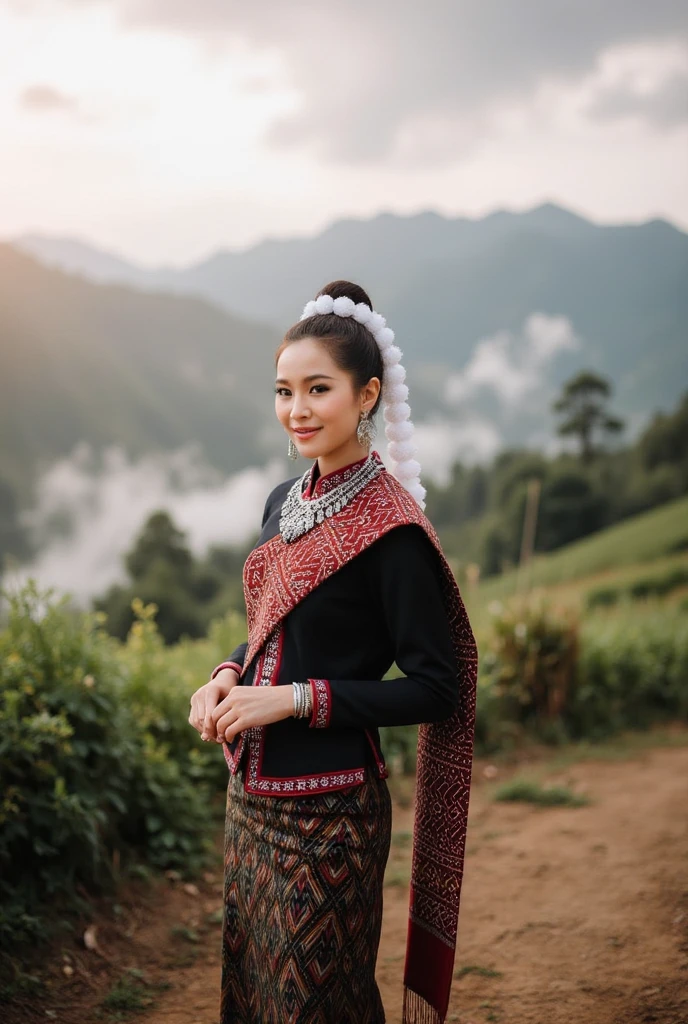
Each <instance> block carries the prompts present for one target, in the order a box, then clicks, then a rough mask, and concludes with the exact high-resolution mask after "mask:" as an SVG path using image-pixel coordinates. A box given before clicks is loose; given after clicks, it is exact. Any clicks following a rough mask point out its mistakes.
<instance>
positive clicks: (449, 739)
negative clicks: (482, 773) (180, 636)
mask: <svg viewBox="0 0 688 1024" xmlns="http://www.w3.org/2000/svg"><path fill="white" fill-rule="evenodd" d="M404 523H417V524H418V525H419V526H421V527H422V528H423V529H424V530H425V532H426V533H427V535H428V537H429V538H430V540H431V541H432V543H433V545H434V546H435V548H436V550H437V552H438V554H439V564H440V568H441V577H440V582H441V588H442V596H443V600H444V603H445V607H446V610H447V616H448V620H449V624H450V628H451V634H452V641H453V647H454V654H455V656H456V661H457V665H458V675H457V680H456V685H457V690H458V707H457V709H456V711H455V712H454V713H453V714H452V716H451V717H450V718H448V719H446V720H445V721H443V722H432V723H425V724H422V725H420V726H419V730H418V759H417V776H416V802H415V820H414V831H413V856H412V866H411V883H410V899H409V922H408V935H407V943H406V959H405V965H404V1010H403V1018H402V1020H403V1024H443V1022H444V1020H445V1018H446V1014H447V1007H448V1005H449V993H450V988H451V981H452V972H453V967H454V955H455V948H456V932H457V924H458V914H459V897H460V892H461V880H462V875H463V861H464V852H465V842H466V824H467V818H468V800H469V792H470V779H471V763H472V756H473V735H474V727H475V698H476V682H477V669H478V658H477V650H476V644H475V639H474V637H473V632H472V630H471V626H470V623H469V621H468V616H467V614H466V610H465V608H464V605H463V601H462V599H461V595H460V593H459V588H458V585H457V583H456V580H455V578H454V574H453V573H452V570H451V568H450V566H449V563H448V562H447V559H446V557H445V555H444V553H443V551H442V548H441V545H440V541H439V537H438V536H437V533H436V531H435V529H434V527H433V526H432V524H431V523H430V520H429V519H428V518H427V516H426V515H425V513H424V512H423V510H422V509H421V508H420V506H419V505H418V503H417V502H416V501H415V500H414V499H413V498H412V497H411V495H410V494H409V493H408V491H407V490H406V489H405V488H404V487H403V485H402V484H400V483H399V481H398V480H397V479H396V478H395V477H393V476H392V474H391V473H389V472H388V471H387V470H384V471H383V472H382V473H380V475H379V476H377V477H376V478H375V479H374V480H371V481H370V483H369V484H367V485H366V486H365V487H364V488H363V490H362V491H360V492H359V494H358V495H356V497H355V498H354V499H353V500H352V501H351V503H350V504H349V505H347V506H346V507H345V508H344V509H342V511H341V512H338V513H337V515H336V516H332V517H331V518H328V519H325V520H323V522H322V523H319V524H318V525H316V526H315V527H313V529H311V530H309V531H308V532H307V533H305V534H303V536H301V537H299V538H298V539H297V540H295V541H292V542H291V543H289V544H287V543H285V542H284V541H283V540H282V536H281V534H277V535H276V536H275V537H273V538H271V539H270V540H268V541H266V542H265V543H264V544H261V545H260V546H259V547H257V548H254V549H253V551H252V552H251V553H250V554H249V556H248V558H247V559H246V562H245V565H244V579H243V582H244V597H245V600H246V612H247V622H248V648H247V650H246V657H245V660H244V669H243V672H242V675H245V673H246V670H247V668H248V666H249V664H250V663H251V661H252V659H253V658H254V657H255V656H256V655H257V654H258V653H259V652H260V651H261V649H262V648H263V645H264V644H265V642H266V640H267V639H268V637H269V636H270V634H271V632H272V631H273V630H274V629H275V627H276V626H277V625H278V624H279V623H280V622H281V621H282V620H283V619H284V617H285V616H286V615H288V614H289V612H290V611H291V610H292V608H294V606H295V605H297V604H298V603H299V601H302V600H303V598H304V597H306V596H307V595H308V594H310V593H311V591H312V590H314V589H315V588H316V587H317V586H318V585H319V584H320V583H322V582H323V580H326V579H327V578H328V576H330V575H331V574H332V573H333V572H336V571H337V570H338V569H340V568H341V567H342V566H343V565H345V564H346V563H347V562H349V561H350V560H351V559H352V558H355V557H356V555H358V554H360V553H361V552H362V551H363V550H364V549H365V548H367V547H368V546H369V545H370V544H372V543H373V542H374V541H375V540H377V539H378V538H379V537H382V536H383V535H384V534H385V533H386V532H387V531H388V530H390V529H393V528H394V527H395V526H400V525H402V524H404Z"/></svg>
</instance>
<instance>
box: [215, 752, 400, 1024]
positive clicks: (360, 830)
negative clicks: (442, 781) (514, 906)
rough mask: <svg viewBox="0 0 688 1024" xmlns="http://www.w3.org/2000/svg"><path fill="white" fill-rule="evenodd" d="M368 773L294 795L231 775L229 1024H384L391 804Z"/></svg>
mask: <svg viewBox="0 0 688 1024" xmlns="http://www.w3.org/2000/svg"><path fill="white" fill-rule="evenodd" d="M367 775H368V777H367V779H366V781H365V782H364V783H363V784H362V785H357V786H349V787H347V788H346V789H341V790H335V791H333V792H331V793H318V794H313V795H311V796H309V795H307V794H305V793H304V794H298V795H294V796H287V797H282V796H279V797H276V796H262V795H257V794H252V793H247V792H246V791H245V790H244V785H243V778H242V770H241V769H240V770H239V771H238V772H237V774H236V775H230V778H229V785H228V790H227V815H226V825H225V880H224V921H223V927H222V995H221V1017H220V1019H221V1024H384V1021H385V1011H384V1009H383V1006H382V1000H381V998H380V991H379V989H378V986H377V983H376V981H375V963H376V960H377V952H378V946H379V943H380V930H381V926H382V893H383V879H384V872H385V866H386V864H387V858H388V856H389V847H390V841H391V829H392V802H391V798H390V794H389V790H388V788H387V782H386V780H385V779H380V778H378V777H377V776H376V774H375V773H374V771H373V770H372V769H369V770H368V773H367Z"/></svg>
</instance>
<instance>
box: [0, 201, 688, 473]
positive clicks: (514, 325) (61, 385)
mask: <svg viewBox="0 0 688 1024" xmlns="http://www.w3.org/2000/svg"><path fill="white" fill-rule="evenodd" d="M335 278H347V279H350V280H354V281H357V282H358V283H360V284H362V285H363V286H364V287H365V288H366V290H367V291H368V292H369V294H370V295H371V297H372V299H373V301H374V304H375V306H376V308H377V309H379V310H380V311H381V312H382V313H383V314H385V315H386V316H387V319H388V321H389V324H390V326H392V327H393V328H394V329H395V331H396V334H397V341H398V344H399V345H400V347H401V348H402V351H403V353H404V360H403V361H404V365H405V366H406V367H407V369H408V370H409V379H410V381H412V383H413V389H412V397H411V402H412V407H413V415H414V421H415V422H419V421H422V420H428V419H432V418H435V417H450V418H451V417H453V418H455V419H457V418H458V419H459V420H461V419H464V420H465V418H466V417H467V416H480V417H482V418H483V419H484V420H485V419H487V420H489V421H490V422H493V423H494V424H495V425H496V427H497V428H499V430H500V431H501V433H502V435H504V436H505V437H506V439H508V440H509V441H524V440H528V439H529V438H532V437H533V436H534V435H535V434H538V436H541V435H542V434H543V432H546V431H547V430H549V431H550V432H551V427H552V424H551V418H550V421H549V422H547V424H546V430H545V428H544V427H543V425H542V422H541V421H543V416H545V415H546V414H547V410H548V409H549V401H550V398H551V394H552V393H553V391H554V389H556V388H557V387H558V385H559V384H560V383H561V381H562V380H563V379H565V378H566V377H567V376H568V375H570V374H571V373H572V372H575V370H577V369H578V368H580V367H581V366H586V367H590V368H592V369H595V370H597V371H598V372H600V373H602V374H604V375H605V376H607V377H609V378H610V379H611V380H612V382H613V384H614V386H615V408H616V410H617V411H618V412H620V413H621V414H622V415H624V416H626V417H627V418H628V419H629V421H630V422H631V423H635V424H638V423H640V422H642V420H643V419H646V418H647V417H648V416H649V415H650V414H651V413H652V412H653V411H655V410H656V409H660V408H668V407H670V406H671V405H672V404H673V403H674V402H675V400H676V398H677V397H678V396H679V395H680V394H681V393H682V392H683V391H684V390H685V389H686V387H687V386H688V344H687V342H688V287H686V282H687V281H688V236H687V235H686V234H685V233H683V232H682V231H680V230H679V229H677V228H676V227H674V226H672V225H671V224H669V223H667V222H666V221H663V220H652V221H648V222H646V223H642V224H629V225H616V226H607V225H600V224H595V223H592V222H590V221H588V220H586V219H584V218H582V217H580V216H578V215H576V214H574V213H572V212H570V211H568V210H565V209H562V208H561V207H557V206H554V205H552V204H546V205H544V206H540V207H537V208H535V209H533V210H530V211H527V212H525V213H518V214H517V213H511V212H507V211H498V212H495V213H493V214H490V215H489V216H486V217H483V218H479V219H468V218H462V217H456V218H449V217H444V216H441V215H439V214H437V213H431V212H427V213H420V214H417V215H413V216H396V215H393V214H380V215H379V216H376V217H373V218H372V219H369V220H343V221H339V222H337V223H335V224H333V225H331V226H330V227H329V228H327V229H326V230H325V231H323V232H321V233H320V234H318V235H316V236H315V237H312V238H300V239H285V240H274V239H273V240H266V241H264V242H261V243H260V244H257V245H255V246H252V247H250V248H248V249H245V250H242V251H222V252H217V253H215V254H214V255H212V256H210V257H209V258H208V259H206V260H203V261H202V262H199V263H197V264H195V265H191V266H189V267H186V268H182V269H179V268H165V267H162V268H156V269H148V268H144V267H140V266H137V265H135V264H134V263H132V262H130V261H128V260H125V259H122V258H120V257H117V256H114V255H112V254H110V253H108V252H105V251H102V250H99V249H97V248H95V247H93V246H90V245H87V244H85V243H83V242H80V241H75V240H73V239H64V238H46V237H43V236H36V235H33V236H25V237H23V238H19V239H14V240H13V241H12V243H11V244H7V245H5V246H3V247H1V248H0V358H1V359H2V380H1V382H0V409H1V410H2V411H1V412H0V427H1V428H2V430H3V436H6V437H10V439H11V440H10V445H9V449H10V450H9V453H7V452H6V451H5V450H4V451H3V454H2V457H1V459H0V475H3V474H4V475H5V476H7V477H8V478H9V479H11V480H13V481H14V483H15V485H16V486H19V487H20V488H21V489H22V490H23V489H24V487H25V485H26V483H27V480H29V479H30V478H32V477H33V476H34V475H35V473H36V472H37V471H38V470H39V467H40V466H42V465H45V464H46V463H47V462H49V461H50V460H51V459H54V458H55V457H57V456H58V455H59V454H64V453H65V452H66V451H67V450H70V447H71V446H73V444H74V443H76V442H77V441H78V440H89V441H91V442H92V443H94V444H95V445H99V444H103V443H105V442H106V441H107V440H110V439H113V438H117V439H118V440H119V441H120V442H121V443H122V444H123V445H124V446H125V447H127V449H128V450H130V451H131V452H132V454H136V453H137V452H141V451H143V450H151V449H153V450H155V449H156V448H163V449H169V448H172V447H175V446H177V445H179V444H181V443H188V442H189V441H195V442H197V443H198V444H199V445H200V447H201V449H202V450H203V452H204V454H205V456H206V458H207V459H208V461H209V462H210V464H211V465H213V466H215V467H217V468H218V469H219V470H220V471H223V472H231V471H233V470H236V469H239V468H241V467H242V466H245V465H249V464H252V463H255V462H258V461H263V460H264V459H265V458H266V457H267V456H268V455H269V454H271V453H272V454H274V452H275V451H280V450H281V448H280V447H279V446H280V445H281V444H282V443H283V433H282V431H281V429H278V428H277V427H276V423H275V418H274V412H273V411H272V397H273V396H272V386H271V381H270V378H271V374H272V371H273V361H272V357H273V352H274V349H275V348H276V346H277V344H278V342H279V339H280V337H281V334H282V332H283V331H284V329H286V327H288V326H289V325H290V324H291V323H292V322H293V321H294V320H296V319H298V316H299V314H300V311H301V309H302V307H303V305H304V303H305V302H306V301H307V300H308V299H309V298H311V297H313V296H314V294H315V293H316V292H317V290H318V289H319V288H320V287H321V286H322V285H324V284H325V283H326V282H327V281H329V280H333V279H335ZM534 314H537V315H539V316H540V317H543V318H545V320H544V321H542V322H545V324H547V323H549V322H551V323H559V324H561V323H565V324H567V325H568V329H569V331H570V337H571V338H575V341H576V343H575V344H573V343H571V344H563V345H562V346H561V348H560V350H559V351H557V352H556V353H554V352H553V353H551V358H548V360H547V361H541V363H540V364H538V366H537V367H536V369H537V372H538V374H539V375H540V376H539V377H538V378H537V380H536V379H535V378H533V379H532V380H531V381H530V385H529V386H531V392H530V394H529V393H528V391H527V388H526V389H525V390H524V389H521V392H522V401H521V403H520V405H519V404H518V402H516V403H514V402H513V401H512V402H511V403H510V404H509V403H508V402H507V403H506V404H505V401H504V396H505V395H507V396H509V395H510V394H511V392H510V391H509V387H510V384H511V383H512V382H513V381H516V382H517V380H518V374H519V373H521V374H522V372H523V371H522V361H523V359H524V358H526V356H527V353H526V355H524V346H526V347H527V345H528V344H529V342H528V337H527V335H528V328H527V325H528V323H529V318H532V317H533V315H534ZM547 318H549V320H548V319H547ZM524 339H525V340H524ZM486 341H487V342H488V344H487V346H486V345H485V342H486ZM480 343H483V347H482V349H481V348H480ZM490 345H491V347H490ZM477 351H480V352H482V363H481V367H483V364H485V362H486V357H485V353H488V354H491V355H490V358H492V361H493V365H492V372H493V379H489V380H488V379H486V378H485V371H484V367H483V369H480V368H478V369H476V368H475V366H473V369H472V371H471V372H472V376H471V375H470V374H468V376H466V374H467V367H469V368H470V367H471V365H472V364H471V360H473V361H474V362H475V356H476V352H477ZM500 352H501V355H499V353H500ZM495 353H497V355H498V356H499V358H498V359H497V361H496V362H495ZM499 359H501V363H500V362H499ZM531 370H532V367H531ZM481 374H482V376H481ZM500 374H502V376H503V379H502V381H501V385H500V380H499V375H500ZM462 375H464V376H466V380H468V383H469V384H470V388H469V389H468V390H467V385H466V380H463V378H462ZM452 378H455V379H458V381H459V384H460V387H459V389H458V393H459V394H461V395H464V396H465V402H463V401H462V402H460V403H459V404H458V406H457V403H456V402H453V403H452V402H451V401H449V400H448V398H447V392H446V382H447V381H448V380H450V379H452ZM512 378H513V381H512ZM535 385H537V387H536V388H535ZM524 387H525V386H524ZM534 388H535V390H534ZM512 391H513V393H514V394H516V395H517V396H518V395H519V394H521V392H519V390H518V388H515V390H514V389H512ZM535 392H537V393H535ZM538 424H540V426H541V429H540V430H539V432H538V430H537V425H538ZM7 447H8V446H7V445H4V446H3V449H7Z"/></svg>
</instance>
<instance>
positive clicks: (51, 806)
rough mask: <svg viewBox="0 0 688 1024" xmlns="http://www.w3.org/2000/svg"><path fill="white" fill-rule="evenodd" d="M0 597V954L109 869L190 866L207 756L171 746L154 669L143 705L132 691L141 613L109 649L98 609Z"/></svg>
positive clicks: (106, 877) (151, 645)
mask: <svg viewBox="0 0 688 1024" xmlns="http://www.w3.org/2000/svg"><path fill="white" fill-rule="evenodd" d="M5 596H6V597H7V600H8V602H9V610H8V621H7V626H6V628H5V629H4V631H3V632H2V633H0V792H1V794H2V796H1V798H0V799H1V803H0V948H8V947H10V946H11V945H14V944H15V943H17V942H21V941H25V940H27V939H30V938H34V937H36V936H38V935H41V934H44V933H45V932H46V931H49V930H50V927H51V924H52V923H54V922H55V920H56V918H58V917H59V915H56V910H57V909H58V908H60V907H61V908H63V909H65V910H70V909H79V908H80V907H82V906H83V901H82V898H81V897H82V896H83V895H84V894H87V893H90V892H93V891H97V890H99V889H101V888H102V887H104V886H107V885H108V884H110V883H111V882H112V881H113V880H114V878H115V876H116V874H117V865H119V864H121V865H123V866H126V865H127V864H128V863H132V862H134V861H136V860H137V859H142V860H145V861H147V862H148V863H150V864H152V865H154V866H156V867H159V868H169V867H174V868H177V869H180V870H182V871H187V870H189V869H193V868H194V867H195V866H198V865H200V864H201V863H202V862H203V860H204V857H205V854H206V851H207V849H208V845H209V840H208V836H209V833H210V830H211V826H212V816H211V814H210V813H209V807H210V796H211V786H210V785H209V781H210V777H211V774H212V773H211V772H210V770H209V764H210V760H209V758H208V757H207V756H206V757H204V754H202V753H201V751H200V750H195V751H194V750H193V749H191V741H190V739H187V738H186V737H184V738H183V740H182V732H181V727H179V728H178V727H177V724H176V720H177V718H178V717H179V713H178V711H177V710H176V708H175V705H174V701H175V700H177V701H178V702H179V701H180V699H181V694H180V692H179V691H178V692H177V697H176V698H173V697H172V696H171V691H172V690H173V689H174V688H173V687H172V686H170V685H169V678H168V674H167V673H164V672H162V671H161V672H160V678H157V679H156V680H155V686H154V690H155V694H154V698H153V700H154V704H153V705H151V698H150V696H149V697H148V698H146V696H145V694H144V692H143V689H144V687H143V673H144V672H145V671H150V672H151V673H153V674H155V673H157V672H158V669H159V665H158V664H157V662H156V661H155V659H154V657H153V653H152V652H154V651H155V648H156V644H157V642H158V641H155V640H154V639H153V638H152V632H153V631H154V627H153V626H152V623H150V621H149V619H147V618H146V617H145V616H144V618H143V619H142V620H139V624H138V627H139V628H138V629H137V630H135V631H134V635H133V637H132V638H131V642H130V645H129V648H128V649H124V650H123V648H122V645H121V644H119V643H118V642H117V641H116V640H114V639H113V638H111V637H109V636H108V635H107V634H106V633H105V632H104V631H103V629H102V619H101V616H99V615H98V613H95V614H83V613H76V612H74V611H72V610H71V609H70V608H69V605H68V602H67V599H66V598H63V599H61V600H59V601H54V600H53V599H52V592H51V591H47V592H45V593H40V592H39V591H38V589H37V588H36V585H35V583H34V582H33V581H30V582H29V583H28V584H27V585H26V586H25V587H24V588H23V589H22V590H21V591H20V592H19V593H17V594H15V595H5ZM137 655H138V657H139V662H138V668H137V670H136V671H134V670H133V669H132V665H133V663H134V661H135V659H136V656H137ZM142 666H144V667H142ZM166 691H169V692H167V693H166ZM185 697H186V699H185V703H184V704H183V705H180V706H183V707H184V716H183V721H184V722H185V723H186V719H187V718H188V691H187V694H186V695H185ZM186 730H187V732H189V733H191V732H192V730H191V729H190V728H189V726H188V724H187V725H186ZM199 746H200V747H202V746H205V745H202V744H200V743H199ZM208 746H209V745H208ZM204 753H205V752H204ZM214 753H215V755H216V756H217V754H218V750H217V748H215V750H214ZM219 760H220V761H221V760H222V758H221V755H220V758H219ZM225 777H226V774H225Z"/></svg>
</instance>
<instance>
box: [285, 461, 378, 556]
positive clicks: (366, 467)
mask: <svg viewBox="0 0 688 1024" xmlns="http://www.w3.org/2000/svg"><path fill="white" fill-rule="evenodd" d="M384 468H385V466H384V463H383V462H382V460H381V459H380V456H379V455H378V454H377V452H376V451H371V452H369V453H368V457H367V458H366V460H365V462H362V463H361V465H360V466H359V467H358V468H357V469H355V470H354V471H353V473H352V474H351V476H350V477H349V478H348V479H346V480H343V481H342V482H341V483H340V484H337V485H336V487H333V488H332V490H330V491H327V492H326V493H325V494H321V495H320V497H319V498H304V497H303V494H302V491H303V488H304V485H305V483H306V481H307V480H308V477H309V476H310V474H311V472H312V467H311V468H310V469H307V470H306V472H305V473H304V474H303V476H301V477H300V479H299V480H295V481H294V483H293V484H292V486H291V487H290V489H289V491H288V493H287V496H286V498H285V499H284V503H283V505H282V512H281V514H280V522H279V528H280V533H281V534H282V540H284V541H285V542H286V543H287V544H289V543H290V542H291V541H293V540H296V539H297V537H300V536H301V535H302V534H304V533H307V532H308V530H311V529H312V528H313V527H314V526H315V525H316V523H322V521H323V519H325V518H329V517H330V516H333V515H336V514H337V512H341V510H342V509H343V508H344V506H345V505H347V504H348V503H349V502H350V501H351V499H352V498H354V497H355V496H356V495H357V494H358V492H359V491H362V490H363V488H364V487H365V486H366V484H368V483H370V481H371V480H374V479H375V477H376V476H378V475H379V474H380V473H381V472H382V471H383V470H384Z"/></svg>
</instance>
